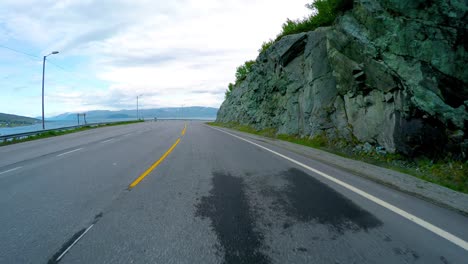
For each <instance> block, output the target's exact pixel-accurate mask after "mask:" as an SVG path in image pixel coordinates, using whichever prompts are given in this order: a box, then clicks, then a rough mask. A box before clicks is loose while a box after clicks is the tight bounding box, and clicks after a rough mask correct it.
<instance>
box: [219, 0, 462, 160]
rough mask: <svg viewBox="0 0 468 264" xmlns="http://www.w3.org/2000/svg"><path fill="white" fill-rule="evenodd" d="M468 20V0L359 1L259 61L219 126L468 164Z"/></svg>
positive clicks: (228, 104) (224, 111)
mask: <svg viewBox="0 0 468 264" xmlns="http://www.w3.org/2000/svg"><path fill="white" fill-rule="evenodd" d="M467 11H468V7H467V5H466V3H465V1H463V0H451V1H446V0H432V1H426V0H415V1H403V0H380V1H377V0H357V1H354V7H353V9H352V10H350V11H348V12H347V13H345V14H344V15H343V16H341V17H339V18H338V19H337V21H336V23H335V25H334V26H332V27H328V28H319V29H317V30H315V31H311V32H307V33H302V34H297V35H291V36H286V37H283V38H282V39H281V40H280V41H278V42H277V43H275V44H274V45H273V46H271V47H270V48H269V49H268V50H266V51H265V52H263V53H262V54H260V55H259V57H258V58H257V60H256V64H255V65H254V67H253V70H252V72H251V73H250V74H249V76H248V77H247V78H246V80H244V81H243V82H241V83H240V84H238V85H237V86H236V87H235V89H234V90H233V92H232V93H231V96H229V97H228V98H227V99H226V100H225V101H224V102H223V104H222V106H221V108H220V110H219V111H218V117H217V121H218V122H238V123H240V124H245V125H250V126H253V127H255V128H257V129H263V128H271V127H273V128H277V129H278V133H279V134H294V135H300V136H307V137H314V136H316V135H319V134H325V135H327V136H328V137H329V138H332V139H336V138H339V139H344V140H346V141H348V142H350V143H351V142H356V139H357V141H360V142H363V143H364V142H368V143H371V144H373V145H377V146H380V147H383V148H384V149H385V150H386V151H388V152H399V153H404V154H407V155H416V154H425V155H433V154H442V153H448V152H450V153H452V154H455V155H458V156H461V157H465V158H466V155H467V154H468V153H466V152H467V151H468V149H467V143H466V142H468V112H467V107H468V70H467V69H466V67H467V66H466V65H468V56H467V53H466V51H467V47H468V40H467V39H466V36H467V35H468V34H467V31H468V27H467V26H466V25H467V24H468V23H467V22H468V21H467V20H468V15H467Z"/></svg>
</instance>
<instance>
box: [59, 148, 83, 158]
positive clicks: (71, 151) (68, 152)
mask: <svg viewBox="0 0 468 264" xmlns="http://www.w3.org/2000/svg"><path fill="white" fill-rule="evenodd" d="M82 149H83V148H77V149H74V150H70V151H67V152H65V153H62V154H58V155H57V157H60V156H63V155H67V154H70V153H73V152H75V151H78V150H82Z"/></svg>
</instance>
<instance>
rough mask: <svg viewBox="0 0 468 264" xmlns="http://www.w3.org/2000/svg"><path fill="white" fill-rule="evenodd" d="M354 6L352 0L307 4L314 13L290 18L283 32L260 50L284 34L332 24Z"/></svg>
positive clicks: (265, 43) (269, 45)
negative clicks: (300, 17)
mask: <svg viewBox="0 0 468 264" xmlns="http://www.w3.org/2000/svg"><path fill="white" fill-rule="evenodd" d="M352 6H353V1H352V0H317V1H315V2H313V3H311V4H307V5H306V7H307V8H309V9H310V10H311V11H312V14H311V15H309V16H308V17H305V18H302V19H295V20H292V19H289V18H288V19H287V20H286V22H284V23H283V26H282V29H281V32H280V33H279V34H278V35H277V36H276V39H275V40H272V39H270V40H269V41H267V42H263V44H262V47H261V48H260V49H259V52H260V53H262V52H264V51H265V50H266V49H268V48H269V47H271V45H273V44H274V43H275V42H276V41H278V40H280V39H281V38H282V37H284V36H287V35H293V34H298V33H302V32H307V31H312V30H315V29H317V28H319V27H326V26H330V25H331V24H333V21H335V19H336V17H337V16H338V15H339V14H340V13H341V12H343V11H346V10H348V9H350V8H352Z"/></svg>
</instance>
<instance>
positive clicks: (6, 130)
mask: <svg viewBox="0 0 468 264" xmlns="http://www.w3.org/2000/svg"><path fill="white" fill-rule="evenodd" d="M164 119H183V118H160V119H159V120H164ZM190 119H194V120H214V119H215V118H213V119H210V118H190ZM129 120H135V119H134V118H112V119H98V120H95V119H91V120H88V124H89V123H101V122H119V121H129ZM147 120H152V119H147ZM80 124H82V123H80ZM76 125H78V123H77V121H76V120H75V121H71V120H68V121H66V120H64V121H47V122H46V123H45V128H46V129H53V128H59V127H70V126H76ZM39 130H42V123H38V124H34V125H30V126H20V127H0V136H4V135H12V134H18V133H26V132H32V131H39Z"/></svg>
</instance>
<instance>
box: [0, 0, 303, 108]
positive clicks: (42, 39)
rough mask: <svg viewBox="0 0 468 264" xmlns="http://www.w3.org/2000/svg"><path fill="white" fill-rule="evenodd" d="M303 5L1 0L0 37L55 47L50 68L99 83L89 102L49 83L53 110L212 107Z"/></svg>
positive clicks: (290, 0)
mask: <svg viewBox="0 0 468 264" xmlns="http://www.w3.org/2000/svg"><path fill="white" fill-rule="evenodd" d="M307 2H309V1H307V0H283V1H267V0H237V1H236V0H226V1H215V0H204V1H202V0H198V1H195V0H178V1H163V0H138V1H137V0H101V1H91V0H63V1H53V0H42V1H39V0H37V1H36V0H25V1H17V0H3V1H2V2H1V3H0V21H2V23H0V32H5V33H6V35H4V36H3V37H2V38H1V39H5V41H7V42H12V43H19V44H20V45H21V46H22V47H29V49H30V50H33V51H40V52H41V53H46V52H48V51H51V50H59V51H60V54H59V55H57V56H54V59H53V60H57V63H60V64H62V65H63V64H64V63H65V64H66V63H70V64H71V65H70V67H72V68H74V69H75V68H76V71H77V74H75V75H78V74H79V75H86V76H87V79H94V80H96V83H104V85H100V87H99V89H97V88H96V92H95V93H94V94H93V95H89V90H92V88H91V87H90V85H92V82H83V81H82V80H81V79H79V78H75V79H73V77H72V78H71V79H70V75H66V76H67V78H68V80H67V83H68V84H70V83H72V82H73V85H68V86H64V84H63V82H62V83H60V82H57V83H53V82H52V81H50V82H49V87H48V91H50V94H49V97H50V98H49V99H50V100H51V103H50V107H49V109H50V111H51V112H54V111H55V112H56V111H61V109H64V108H67V109H68V110H67V111H73V109H77V110H83V109H88V108H89V109H92V108H104V109H118V108H120V107H124V108H131V107H134V103H133V102H132V101H133V98H134V97H135V96H136V95H137V94H141V93H143V94H145V96H144V97H143V99H142V100H143V101H142V102H144V103H145V105H146V106H147V107H151V106H154V107H157V106H178V105H182V104H185V105H191V104H197V105H201V106H204V105H205V106H219V105H220V104H221V102H222V100H223V99H224V90H225V87H227V84H228V83H229V82H233V81H234V72H235V69H236V67H237V66H238V65H240V64H242V63H243V62H244V61H246V60H249V59H255V57H256V56H257V54H258V51H257V50H258V49H259V48H260V46H261V44H262V42H263V41H266V40H268V39H269V38H274V37H275V35H276V34H277V33H278V32H279V31H280V28H281V24H282V23H283V22H284V21H285V20H286V18H288V17H289V18H298V17H302V16H304V15H306V14H307V13H308V9H306V8H305V7H304V5H305V4H306V3H307ZM75 58H79V60H80V61H84V62H83V63H82V64H80V65H75V64H73V63H72V62H71V61H72V59H75ZM75 66H76V67H75ZM59 74H60V73H59V72H57V73H55V75H59ZM64 76H65V74H64ZM57 78H58V77H57ZM63 78H65V77H63ZM31 89H32V88H31ZM34 89H36V87H34ZM12 96H14V95H12ZM34 96H35V95H34ZM1 103H2V102H1V100H0V104H1ZM19 107H21V106H19ZM24 107H25V109H28V106H24ZM0 111H2V109H0ZM30 111H33V110H32V108H31V110H30ZM34 111H37V110H34Z"/></svg>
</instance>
